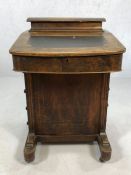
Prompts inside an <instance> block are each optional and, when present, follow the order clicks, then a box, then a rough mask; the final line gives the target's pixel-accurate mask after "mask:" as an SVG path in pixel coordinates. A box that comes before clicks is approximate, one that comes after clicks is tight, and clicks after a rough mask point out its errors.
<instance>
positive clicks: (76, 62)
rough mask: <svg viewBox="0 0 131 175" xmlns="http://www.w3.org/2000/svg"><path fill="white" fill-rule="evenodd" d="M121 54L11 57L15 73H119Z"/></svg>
mask: <svg viewBox="0 0 131 175" xmlns="http://www.w3.org/2000/svg"><path fill="white" fill-rule="evenodd" d="M121 63H122V54H119V55H107V56H88V57H57V58H55V57H54V58H51V57H50V58H48V57H23V56H13V64H14V70H15V71H22V72H30V73H95V72H98V73H99V72H100V73H102V72H113V71H120V70H121Z"/></svg>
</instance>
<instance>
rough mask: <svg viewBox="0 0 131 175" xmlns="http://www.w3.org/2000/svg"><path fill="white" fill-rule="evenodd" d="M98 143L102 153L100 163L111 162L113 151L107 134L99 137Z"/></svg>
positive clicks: (101, 134) (102, 133)
mask: <svg viewBox="0 0 131 175" xmlns="http://www.w3.org/2000/svg"><path fill="white" fill-rule="evenodd" d="M97 141H98V144H99V148H100V152H101V157H100V161H101V162H105V161H108V160H110V158H111V151H112V150H111V145H110V143H109V140H108V138H107V135H106V133H105V132H101V133H100V135H98V137H97Z"/></svg>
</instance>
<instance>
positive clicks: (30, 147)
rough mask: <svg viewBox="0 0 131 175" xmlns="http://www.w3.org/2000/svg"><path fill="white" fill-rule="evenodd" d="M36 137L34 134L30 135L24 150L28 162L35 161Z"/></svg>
mask: <svg viewBox="0 0 131 175" xmlns="http://www.w3.org/2000/svg"><path fill="white" fill-rule="evenodd" d="M36 143H37V142H36V137H35V134H34V133H29V134H28V136H27V140H26V143H25V148H24V158H25V160H26V161H27V162H32V161H33V160H34V159H35V149H36Z"/></svg>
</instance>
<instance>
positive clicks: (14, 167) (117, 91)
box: [0, 76, 131, 175]
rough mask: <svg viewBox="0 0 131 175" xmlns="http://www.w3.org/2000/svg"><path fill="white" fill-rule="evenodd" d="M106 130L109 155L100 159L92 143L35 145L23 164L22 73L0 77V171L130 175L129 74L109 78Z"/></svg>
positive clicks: (38, 174)
mask: <svg viewBox="0 0 131 175" xmlns="http://www.w3.org/2000/svg"><path fill="white" fill-rule="evenodd" d="M110 89H111V90H110V97H109V108H108V120H107V134H108V137H109V140H110V143H111V145H112V150H113V152H112V158H111V160H110V161H109V162H106V163H100V162H99V161H98V159H99V154H100V153H99V149H98V146H97V144H96V143H94V144H78V145H44V146H42V145H40V144H39V145H38V146H37V150H36V159H35V161H34V162H33V163H30V164H27V163H26V162H25V161H24V158H23V147H24V143H25V140H26V135H27V125H26V122H27V114H26V110H25V106H26V103H25V95H24V93H23V90H24V83H23V77H20V76H18V77H0V175H32V174H33V175H50V174H52V175H56V174H57V175H67V174H68V175H87V174H88V175H98V174H101V175H104V174H106V175H108V174H109V175H131V78H111V84H110Z"/></svg>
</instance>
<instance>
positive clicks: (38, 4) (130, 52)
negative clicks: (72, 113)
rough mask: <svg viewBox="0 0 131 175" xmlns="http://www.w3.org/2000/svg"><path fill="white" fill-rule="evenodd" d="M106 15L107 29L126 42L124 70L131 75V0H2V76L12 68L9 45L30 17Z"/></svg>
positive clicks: (123, 74) (11, 73) (0, 22)
mask: <svg viewBox="0 0 131 175" xmlns="http://www.w3.org/2000/svg"><path fill="white" fill-rule="evenodd" d="M29 16H31V17H105V18H106V20H107V22H106V23H104V28H105V29H107V30H109V31H110V32H113V33H114V34H115V35H116V36H117V38H118V39H119V40H120V41H121V42H122V43H123V44H124V45H125V47H126V48H127V52H126V53H125V54H124V60H123V72H122V73H115V74H114V75H115V76H119V77H121V76H123V77H127V76H128V77H131V49H130V47H131V0H126V1H123V0H0V75H3V76H10V75H16V73H14V72H13V71H12V59H11V55H9V52H8V50H9V48H10V46H11V45H12V44H13V42H14V41H15V40H16V38H17V37H18V36H19V34H20V33H21V32H23V31H24V30H27V29H29V28H30V24H28V23H26V19H27V17H29Z"/></svg>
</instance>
